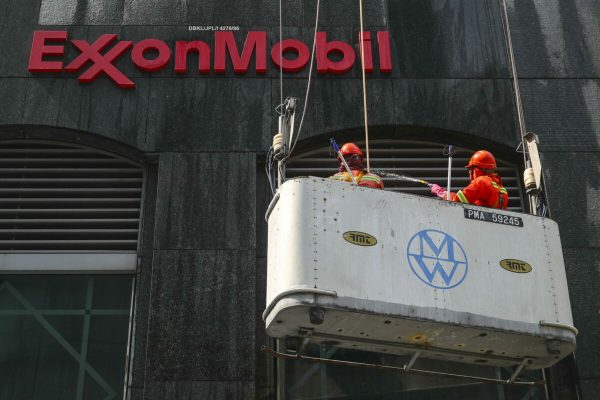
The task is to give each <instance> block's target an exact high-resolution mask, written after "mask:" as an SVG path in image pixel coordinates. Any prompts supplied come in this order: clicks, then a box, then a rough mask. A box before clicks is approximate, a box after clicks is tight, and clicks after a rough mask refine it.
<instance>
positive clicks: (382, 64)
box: [377, 31, 392, 74]
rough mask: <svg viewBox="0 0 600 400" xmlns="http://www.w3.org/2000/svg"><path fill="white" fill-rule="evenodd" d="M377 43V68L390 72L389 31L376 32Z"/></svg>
mask: <svg viewBox="0 0 600 400" xmlns="http://www.w3.org/2000/svg"><path fill="white" fill-rule="evenodd" d="M377 42H378V43H379V70H380V71H381V72H383V73H386V74H389V73H390V72H392V52H391V51H390V33H389V32H388V31H381V32H377Z"/></svg>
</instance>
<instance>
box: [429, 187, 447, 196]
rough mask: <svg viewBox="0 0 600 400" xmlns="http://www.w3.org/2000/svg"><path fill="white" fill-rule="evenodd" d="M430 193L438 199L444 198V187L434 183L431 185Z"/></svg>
mask: <svg viewBox="0 0 600 400" xmlns="http://www.w3.org/2000/svg"><path fill="white" fill-rule="evenodd" d="M431 193H433V194H435V195H436V196H437V197H439V198H440V199H445V198H446V189H444V188H443V187H441V186H440V185H436V184H435V183H434V184H433V185H431Z"/></svg>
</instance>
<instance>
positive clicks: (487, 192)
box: [431, 150, 508, 210]
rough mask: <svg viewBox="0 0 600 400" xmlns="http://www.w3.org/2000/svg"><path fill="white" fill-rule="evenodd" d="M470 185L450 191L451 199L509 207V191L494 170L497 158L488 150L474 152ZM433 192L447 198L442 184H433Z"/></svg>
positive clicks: (469, 167)
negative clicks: (456, 190)
mask: <svg viewBox="0 0 600 400" xmlns="http://www.w3.org/2000/svg"><path fill="white" fill-rule="evenodd" d="M465 167H466V168H468V169H469V179H471V183H470V184H469V186H467V187H466V188H464V189H463V190H459V191H458V192H456V193H454V192H450V200H452V201H456V202H460V203H465V204H474V205H476V206H484V207H492V208H499V209H503V210H506V208H507V207H508V192H507V191H506V188H505V187H504V186H502V179H500V176H498V174H496V173H495V172H494V170H495V169H496V159H495V158H494V155H493V154H492V153H490V152H489V151H487V150H479V151H477V152H475V153H474V154H473V156H472V157H471V159H470V160H469V164H467V165H466V166H465ZM431 193H433V194H434V195H436V196H437V197H439V198H441V199H446V198H447V196H446V194H447V193H446V190H445V189H444V188H443V187H441V186H440V185H435V184H434V185H432V186H431Z"/></svg>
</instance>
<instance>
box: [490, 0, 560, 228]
mask: <svg viewBox="0 0 600 400" xmlns="http://www.w3.org/2000/svg"><path fill="white" fill-rule="evenodd" d="M499 1H500V4H501V7H502V10H501V12H502V18H501V20H502V31H503V33H504V37H505V39H506V45H507V52H508V58H509V62H510V68H511V75H512V83H513V91H514V94H515V106H516V108H517V119H518V122H519V133H520V135H521V147H522V149H523V163H524V167H525V168H527V161H528V159H527V157H528V155H529V154H528V149H527V144H526V143H525V135H526V133H527V128H526V125H525V115H524V113H523V104H522V101H521V90H520V87H519V78H518V75H517V63H516V61H515V55H514V50H513V44H512V35H511V32H510V23H509V20H508V10H507V7H506V0H499ZM540 193H541V195H538V196H537V197H536V196H535V195H530V196H529V210H530V212H531V211H532V210H533V209H534V207H535V209H537V210H538V211H539V213H540V215H541V216H546V213H547V212H548V211H549V208H548V206H547V204H545V203H544V200H545V199H546V196H545V187H544V186H543V185H542V184H541V182H540Z"/></svg>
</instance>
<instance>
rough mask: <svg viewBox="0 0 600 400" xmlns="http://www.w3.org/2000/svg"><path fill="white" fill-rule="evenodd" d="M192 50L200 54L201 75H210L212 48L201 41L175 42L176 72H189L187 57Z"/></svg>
mask: <svg viewBox="0 0 600 400" xmlns="http://www.w3.org/2000/svg"><path fill="white" fill-rule="evenodd" d="M191 50H194V51H195V52H197V53H198V56H199V60H198V71H200V73H201V74H208V73H209V72H210V47H208V44H206V43H205V42H203V41H201V40H196V41H193V42H175V72H176V73H178V74H185V73H186V72H187V55H188V53H189V52H190V51H191Z"/></svg>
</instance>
